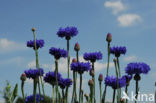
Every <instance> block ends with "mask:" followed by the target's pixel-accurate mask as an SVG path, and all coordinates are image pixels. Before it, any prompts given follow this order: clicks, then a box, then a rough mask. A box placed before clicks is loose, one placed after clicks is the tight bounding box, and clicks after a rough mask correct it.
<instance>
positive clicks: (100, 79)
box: [98, 74, 103, 82]
mask: <svg viewBox="0 0 156 103" xmlns="http://www.w3.org/2000/svg"><path fill="white" fill-rule="evenodd" d="M98 80H99V81H100V82H102V81H103V75H102V74H100V75H99V78H98Z"/></svg>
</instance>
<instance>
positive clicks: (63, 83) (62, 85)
mask: <svg viewBox="0 0 156 103" xmlns="http://www.w3.org/2000/svg"><path fill="white" fill-rule="evenodd" d="M58 84H59V86H60V88H61V89H64V88H65V87H70V86H71V85H72V80H71V79H70V78H65V79H64V78H61V79H60V81H59V82H58Z"/></svg>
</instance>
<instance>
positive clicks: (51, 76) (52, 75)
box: [44, 72, 62, 85]
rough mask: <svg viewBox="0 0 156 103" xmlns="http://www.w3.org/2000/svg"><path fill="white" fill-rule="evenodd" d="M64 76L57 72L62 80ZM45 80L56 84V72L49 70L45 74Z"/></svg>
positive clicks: (58, 77)
mask: <svg viewBox="0 0 156 103" xmlns="http://www.w3.org/2000/svg"><path fill="white" fill-rule="evenodd" d="M61 78H62V76H61V74H60V73H58V72H57V80H58V81H60V79H61ZM44 81H45V82H47V83H49V84H51V85H55V84H56V78H55V72H48V73H46V75H45V76H44Z"/></svg>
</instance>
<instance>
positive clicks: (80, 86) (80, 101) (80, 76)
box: [79, 74, 82, 103]
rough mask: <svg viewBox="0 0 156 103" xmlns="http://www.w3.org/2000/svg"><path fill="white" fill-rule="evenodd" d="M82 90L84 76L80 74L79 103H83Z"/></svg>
mask: <svg viewBox="0 0 156 103" xmlns="http://www.w3.org/2000/svg"><path fill="white" fill-rule="evenodd" d="M81 90H82V74H80V91H79V103H81Z"/></svg>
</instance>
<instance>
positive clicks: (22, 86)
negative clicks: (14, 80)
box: [21, 81, 25, 103]
mask: <svg viewBox="0 0 156 103" xmlns="http://www.w3.org/2000/svg"><path fill="white" fill-rule="evenodd" d="M21 91H22V96H23V103H25V96H24V81H22V83H21Z"/></svg>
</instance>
